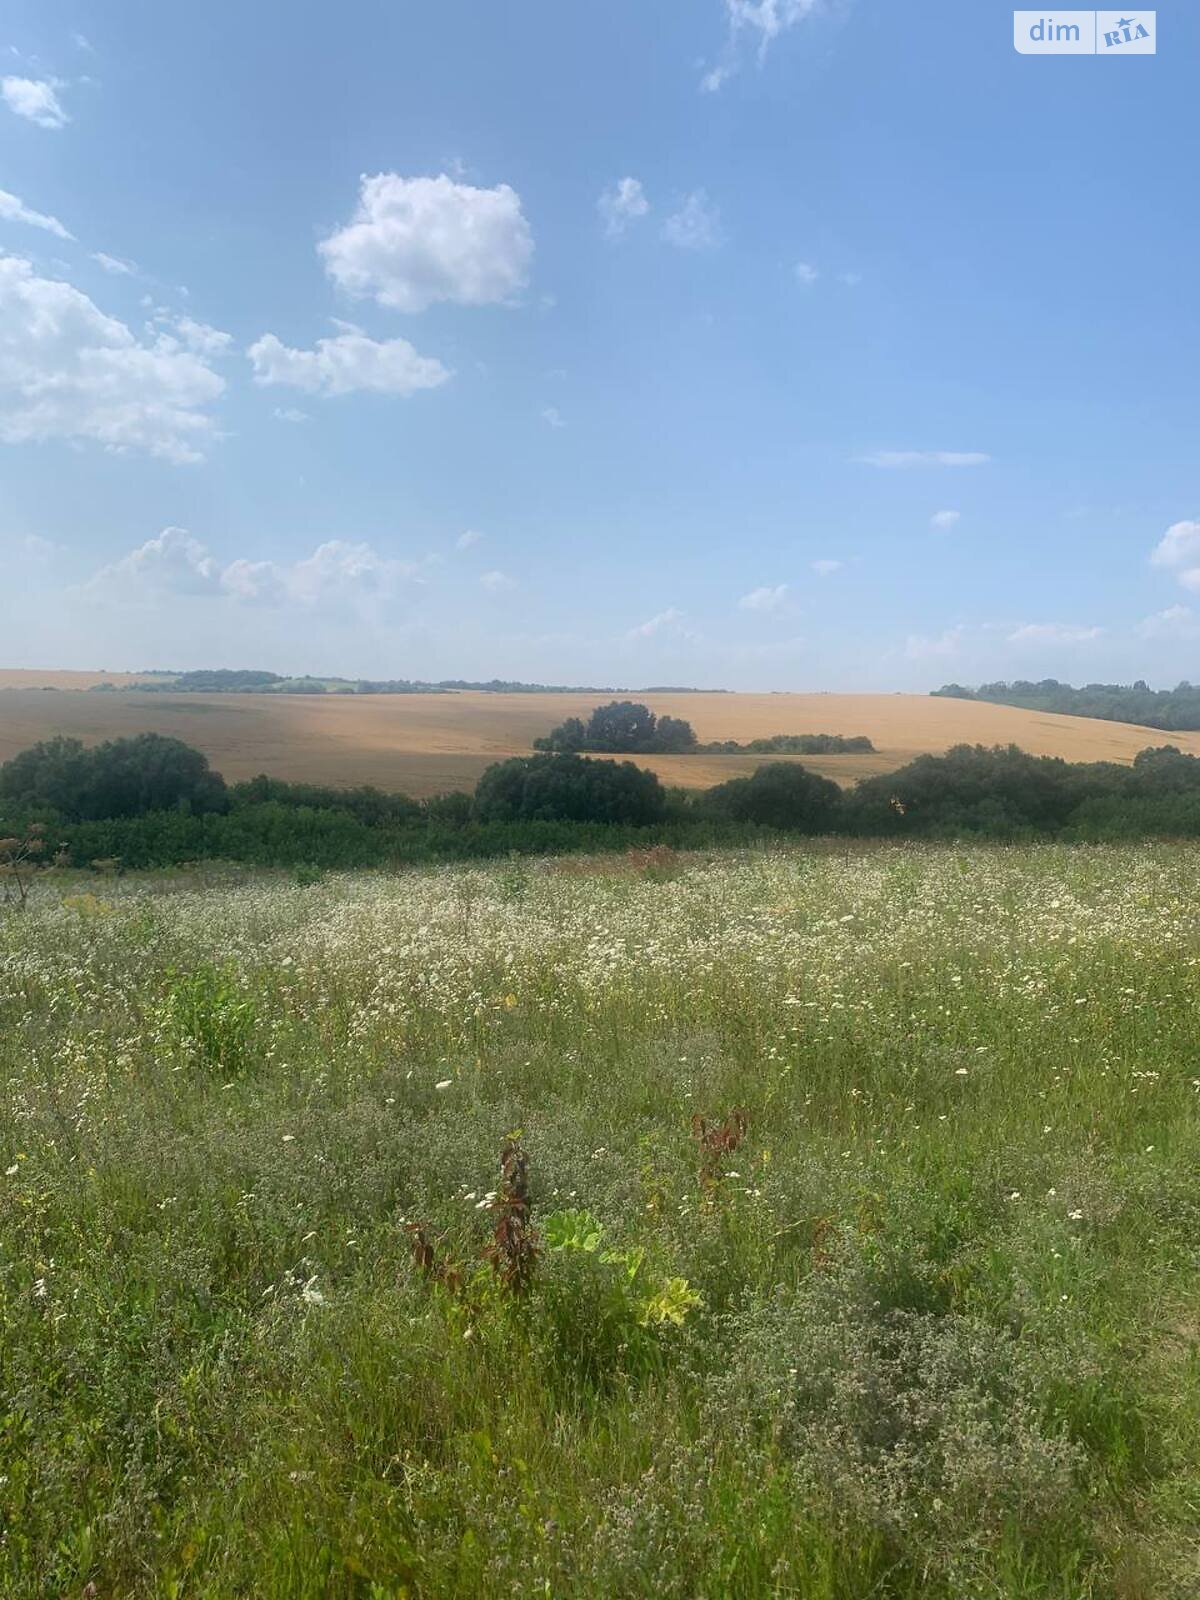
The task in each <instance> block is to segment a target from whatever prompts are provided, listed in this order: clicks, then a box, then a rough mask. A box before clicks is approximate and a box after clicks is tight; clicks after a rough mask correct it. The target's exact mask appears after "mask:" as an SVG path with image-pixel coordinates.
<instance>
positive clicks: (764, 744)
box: [696, 733, 875, 756]
mask: <svg viewBox="0 0 1200 1600" xmlns="http://www.w3.org/2000/svg"><path fill="white" fill-rule="evenodd" d="M874 749H875V746H874V745H873V744H872V743H871V741H870V739H868V738H867V736H866V734H865V733H854V734H843V733H771V734H768V735H767V736H766V737H765V738H763V739H748V740H747V741H746V743H745V744H739V743H738V741H737V740H736V739H719V740H715V741H714V742H712V743H711V744H701V745H697V746H696V750H697V753H698V754H700V755H706V756H845V755H863V754H869V753H870V752H871V751H873V750H874Z"/></svg>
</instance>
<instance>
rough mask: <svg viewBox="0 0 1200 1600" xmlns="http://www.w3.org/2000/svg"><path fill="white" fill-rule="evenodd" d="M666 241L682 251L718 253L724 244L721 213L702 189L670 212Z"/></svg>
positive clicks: (666, 223) (664, 226) (665, 235)
mask: <svg viewBox="0 0 1200 1600" xmlns="http://www.w3.org/2000/svg"><path fill="white" fill-rule="evenodd" d="M663 238H664V239H665V240H666V241H667V243H668V244H673V245H675V247H676V248H677V249H679V250H715V249H716V247H717V246H718V245H719V244H720V243H721V213H720V212H719V211H718V210H717V208H716V206H715V205H714V204H713V203H712V201H711V200H710V199H709V197H708V195H707V194H706V193H705V191H704V190H703V189H693V190H692V192H691V194H689V195H687V196H686V197H685V198H684V200H683V202H682V203H681V205H680V206H679V209H678V210H677V211H673V212H672V213H671V215H670V216H669V217H668V218H667V220H666V221H665V222H664V223H663Z"/></svg>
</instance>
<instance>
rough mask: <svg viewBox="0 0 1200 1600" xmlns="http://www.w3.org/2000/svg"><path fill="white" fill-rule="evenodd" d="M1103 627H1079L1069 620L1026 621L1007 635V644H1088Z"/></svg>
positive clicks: (1096, 637) (1101, 631)
mask: <svg viewBox="0 0 1200 1600" xmlns="http://www.w3.org/2000/svg"><path fill="white" fill-rule="evenodd" d="M1103 632H1104V629H1103V628H1086V627H1080V626H1078V625H1077V624H1076V623H1071V622H1026V623H1023V624H1022V626H1021V627H1019V628H1014V629H1013V631H1012V632H1011V633H1010V634H1009V635H1008V642H1009V644H1018V645H1021V644H1089V643H1090V642H1091V641H1092V640H1093V639H1099V638H1100V637H1101V635H1102V634H1103Z"/></svg>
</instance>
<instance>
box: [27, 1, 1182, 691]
mask: <svg viewBox="0 0 1200 1600" xmlns="http://www.w3.org/2000/svg"><path fill="white" fill-rule="evenodd" d="M3 28H4V33H3V34H2V35H0V50H3V52H4V54H3V59H2V62H0V139H2V142H0V252H2V254H0V473H2V477H0V490H2V494H0V552H3V554H4V559H5V562H6V566H7V570H8V574H9V581H8V583H7V584H6V585H5V589H4V594H3V599H0V607H2V608H3V610H2V612H0V621H2V623H3V635H4V643H3V647H2V648H0V656H2V657H3V661H2V663H0V664H3V665H12V666H21V665H36V666H51V665H53V666H77V667H100V666H103V667H107V668H109V669H111V670H117V669H121V668H139V667H150V666H163V667H190V666H201V665H225V666H267V667H271V668H275V669H277V670H282V671H304V670H308V671H313V672H324V673H341V674H345V675H348V676H356V675H370V676H397V677H401V676H403V677H423V678H437V677H444V676H464V677H492V676H500V677H523V678H530V679H539V680H543V681H553V682H584V683H618V684H623V685H633V686H636V685H644V684H653V683H691V684H698V685H702V686H726V687H734V688H761V689H924V688H928V687H930V686H933V685H935V684H937V683H940V682H943V681H946V680H947V679H951V678H954V679H958V680H960V681H963V682H975V681H978V680H979V679H980V678H984V677H987V678H992V677H1001V676H1004V677H1013V676H1034V677H1040V676H1044V675H1050V674H1052V675H1055V676H1059V677H1063V678H1067V679H1072V680H1075V681H1085V680H1091V679H1096V678H1125V679H1128V678H1132V677H1138V676H1145V677H1147V678H1150V679H1151V680H1152V681H1155V682H1162V681H1171V682H1174V681H1175V680H1176V679H1178V678H1180V677H1184V676H1188V677H1193V678H1194V677H1197V676H1200V673H1198V672H1197V667H1196V659H1195V658H1196V656H1197V646H1198V642H1200V482H1198V468H1197V455H1196V424H1197V407H1196V389H1197V368H1198V361H1197V356H1198V348H1197V346H1198V340H1197V319H1196V303H1195V282H1196V261H1197V255H1198V245H1200V224H1198V220H1197V186H1196V176H1195V174H1196V171H1197V153H1198V152H1197V142H1198V141H1197V135H1196V126H1195V117H1194V85H1195V77H1196V69H1197V55H1198V47H1200V14H1197V12H1196V10H1195V8H1192V7H1187V8H1185V7H1182V6H1177V7H1175V8H1173V9H1160V10H1159V11H1158V54H1157V55H1155V56H1148V57H1139V58H1137V59H1126V60H1111V59H1110V60H1101V59H1096V58H1093V57H1059V58H1050V59H1047V58H1038V57H1029V56H1021V55H1018V54H1016V53H1015V52H1014V50H1013V48H1012V16H1011V10H1010V9H1004V8H1002V7H1000V6H998V5H994V4H992V3H990V0H988V3H972V4H970V5H966V4H963V3H962V0H930V3H926V4H924V5H922V6H920V7H909V6H901V5H897V4H895V3H894V0H688V3H686V4H684V3H682V0H609V3H607V4H606V5H604V6H579V5H565V4H563V3H562V0H556V3H549V0H522V3H521V4H520V5H496V4H484V3H483V0H438V4H437V5H436V6H430V5H417V4H412V3H401V0H388V3H383V0H379V3H372V4H367V3H363V0H344V3H342V4H340V5H339V6H337V7H329V6H325V5H317V4H312V3H308V4H304V3H300V4H297V3H296V0H287V3H286V4H285V3H282V0H255V4H254V5H252V6H247V5H234V4H232V3H227V0H211V3H209V4H207V5H205V6H204V7H201V8H196V7H180V6H165V5H160V4H159V5H156V4H151V3H149V0H116V3H111V4H107V5H103V6H100V5H88V4H83V3H80V0H75V3H66V0H10V4H9V5H8V6H7V7H6V13H5V18H4V23H3Z"/></svg>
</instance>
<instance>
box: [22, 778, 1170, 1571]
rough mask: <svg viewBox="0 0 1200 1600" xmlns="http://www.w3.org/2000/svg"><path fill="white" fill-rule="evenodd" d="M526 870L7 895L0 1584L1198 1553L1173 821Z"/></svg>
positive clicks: (1099, 1564) (133, 885) (1105, 1563)
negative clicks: (513, 1195)
mask: <svg viewBox="0 0 1200 1600" xmlns="http://www.w3.org/2000/svg"><path fill="white" fill-rule="evenodd" d="M1141 765H1142V768H1143V769H1147V768H1156V769H1157V772H1156V775H1155V776H1156V781H1157V782H1159V783H1160V785H1162V787H1161V789H1160V791H1159V792H1158V801H1160V802H1161V803H1163V804H1168V803H1169V804H1175V803H1177V802H1179V801H1181V800H1186V799H1187V791H1186V789H1184V790H1180V789H1177V788H1172V787H1171V786H1170V785H1171V784H1173V783H1175V782H1176V781H1177V780H1180V779H1181V778H1183V779H1186V774H1187V772H1188V769H1187V768H1186V767H1184V768H1179V767H1177V766H1176V765H1175V764H1174V762H1173V760H1172V758H1170V757H1169V756H1165V757H1162V758H1156V759H1153V760H1151V759H1148V760H1147V761H1146V762H1144V763H1142V764H1141ZM1149 777H1150V774H1149V773H1147V772H1146V771H1143V773H1142V778H1145V779H1146V781H1149ZM1131 781H1132V779H1131ZM1139 781H1141V779H1139ZM1152 798H1153V797H1152V796H1150V795H1147V796H1146V797H1145V799H1146V803H1150V801H1151V799H1152ZM1158 801H1156V802H1155V803H1158ZM254 809H255V808H253V807H249V808H247V811H248V812H251V813H252V812H253V811H254ZM234 815H235V813H231V814H230V816H229V817H222V818H215V819H196V818H190V819H189V818H185V819H183V820H185V821H187V822H189V823H203V824H204V825H205V826H208V825H209V824H210V823H211V824H212V825H214V826H215V825H217V824H220V825H221V826H226V825H229V824H230V823H231V821H232V818H233V816H234ZM280 815H282V816H284V817H285V818H287V817H290V818H291V819H292V821H293V823H295V821H296V819H297V818H302V817H303V808H286V807H284V808H280ZM147 821H148V819H131V820H130V822H129V823H128V826H130V827H134V826H141V825H142V824H143V823H145V822H147ZM341 822H342V824H347V823H350V824H353V823H354V819H352V818H346V817H345V816H342V818H341ZM88 826H92V825H88ZM475 826H477V825H475V824H472V827H475ZM545 826H550V825H545ZM376 831H386V830H376ZM416 831H418V832H420V831H421V830H419V829H418V830H416ZM614 831H619V830H614ZM367 832H368V833H370V832H371V830H367ZM458 832H459V833H460V834H461V832H462V830H458ZM516 871H517V868H515V867H514V864H513V863H512V862H509V861H507V860H505V861H500V862H497V863H495V864H494V865H488V866H482V867H481V866H478V865H474V866H469V867H464V868H458V869H449V868H447V867H445V866H444V865H439V866H436V867H435V868H433V869H430V870H428V871H421V870H418V871H410V872H405V873H404V874H403V875H402V876H400V877H396V878H391V877H388V876H386V875H384V874H381V873H362V874H359V875H356V876H341V875H334V874H326V875H325V876H324V877H323V878H322V879H321V881H320V882H319V883H315V884H313V885H312V886H311V887H310V888H308V889H305V890H304V892H299V891H298V890H297V888H296V887H295V884H294V882H293V880H292V877H291V875H290V874H289V875H286V876H285V875H277V876H270V877H268V876H254V875H250V874H247V873H222V872H218V871H212V872H209V873H207V874H191V873H189V874H173V875H171V876H170V877H166V878H163V877H158V876H153V877H141V876H139V875H138V874H136V873H126V874H125V875H124V876H122V877H119V878H117V877H114V878H112V879H111V880H109V881H107V882H106V884H105V886H104V895H103V899H99V898H97V896H96V895H94V894H89V893H87V892H86V891H85V892H84V893H83V894H78V893H76V892H75V885H74V884H73V883H72V882H71V880H70V879H69V878H68V879H67V880H64V879H63V878H62V877H60V876H58V875H55V876H54V877H53V878H51V879H49V880H45V879H44V880H42V881H41V882H39V884H38V885H37V887H36V889H35V892H34V893H33V894H32V895H31V897H30V903H29V908H28V910H27V911H26V913H25V914H24V915H21V916H17V915H15V914H14V915H9V916H3V917H0V1084H2V1085H3V1086H4V1089H3V1093H0V1147H2V1148H3V1154H2V1155H0V1292H2V1297H3V1339H2V1349H3V1362H2V1363H0V1476H2V1477H3V1480H4V1482H3V1490H4V1496H3V1507H4V1518H3V1520H4V1537H3V1539H2V1540H0V1593H3V1594H4V1595H5V1597H6V1600H7V1597H10V1596H11V1600H42V1597H43V1596H47V1595H67V1596H86V1595H89V1594H93V1595H96V1596H118V1595H119V1596H121V1597H122V1600H159V1597H161V1596H166V1595H175V1596H177V1597H179V1600H187V1597H190V1596H195V1597H197V1600H227V1597H228V1600H232V1597H234V1596H243V1595H254V1596H256V1597H262V1600H285V1597H286V1600H294V1597H300V1600H365V1597H367V1596H372V1595H374V1596H377V1597H379V1600H383V1597H386V1600H396V1597H398V1596H401V1595H404V1594H406V1593H407V1594H408V1595H410V1596H413V1597H417V1596H419V1597H421V1600H465V1597H469V1596H483V1595H489V1596H490V1595H500V1594H510V1593H520V1594H531V1595H543V1594H546V1593H549V1594H551V1595H553V1596H563V1597H564V1600H566V1597H570V1600H609V1597H621V1600H625V1597H632V1600H664V1597H666V1600H693V1597H696V1596H700V1595H703V1596H709V1597H714V1600H715V1597H725V1596H730V1597H732V1596H737V1597H738V1600H743V1597H744V1600H779V1597H781V1596H792V1595H802V1596H804V1597H805V1600H809V1597H812V1600H860V1597H862V1596H867V1595H872V1596H878V1597H879V1600H966V1597H972V1600H973V1597H983V1596H990V1597H1003V1600H1085V1597H1086V1600H1150V1597H1154V1600H1159V1597H1161V1600H1186V1597H1188V1596H1190V1595H1191V1594H1192V1592H1193V1590H1194V1588H1195V1583H1194V1556H1195V1485H1196V1483H1197V1481H1198V1479H1200V1365H1198V1363H1197V1361H1196V1343H1197V1340H1196V1329H1195V1312H1194V1303H1195V1268H1196V1239H1197V1236H1198V1232H1200V1195H1198V1193H1197V1185H1196V1181H1195V1174H1196V1170H1197V1162H1198V1161H1200V1094H1198V1092H1197V1088H1196V1076H1197V1068H1196V1059H1197V1053H1198V1039H1197V1018H1196V1008H1195V1005H1194V988H1195V986H1194V975H1195V969H1194V967H1193V965H1192V963H1193V961H1194V960H1195V950H1194V940H1193V939H1192V937H1191V930H1192V929H1193V927H1194V924H1195V907H1196V904H1197V901H1198V900H1200V859H1198V856H1197V851H1196V850H1195V849H1194V848H1193V847H1192V846H1190V845H1149V846H1148V845H1138V846H1135V847H1130V846H1125V845H1116V846H1107V845H1105V846H1095V845H1086V846H1070V847H1068V846H1065V845H1057V844H1045V843H1039V844H1036V845H1032V846H1017V847H1014V848H1007V847H1006V848H1004V849H995V848H991V847H986V846H981V845H978V844H974V845H959V846H956V847H954V848H952V849H947V848H944V847H941V846H937V845H933V846H922V845H913V846H903V847H902V846H896V845H892V846H884V847H879V846H871V847H869V848H857V847H856V848H852V849H846V848H843V849H840V850H831V851H826V850H824V849H812V848H811V847H808V846H805V847H803V848H789V847H788V846H787V844H786V842H785V841H781V840H780V839H779V838H778V836H774V843H773V846H772V848H771V849H769V850H764V849H761V848H760V849H754V850H747V851H745V852H742V853H739V854H736V855H728V856H721V857H716V858H711V857H710V858H709V859H706V860H702V859H699V858H697V857H694V856H693V857H690V858H688V859H686V860H685V861H684V862H683V863H682V864H681V869H680V870H679V871H678V872H677V873H676V875H675V876H674V877H673V878H672V879H671V881H670V883H669V884H663V883H660V882H656V881H651V880H649V879H648V878H647V877H646V876H645V874H644V872H643V871H642V870H641V869H640V868H639V867H636V866H635V865H633V864H631V863H628V862H625V861H620V860H609V861H600V860H590V861H582V862H565V861H559V862H554V863H547V864H546V865H545V866H538V867H529V868H520V872H521V876H522V885H521V889H520V892H519V893H514V892H513V887H512V885H513V877H514V873H515V872H516ZM247 1005H249V1006H250V1007H251V1008H252V1020H251V1019H248V1018H247V1015H246V1013H245V1010H244V1008H245V1007H246V1006H247ZM734 1105H737V1106H738V1107H739V1108H740V1110H741V1109H744V1112H745V1122H744V1126H745V1128H746V1130H747V1132H746V1137H744V1138H741V1139H740V1141H738V1142H735V1138H734V1136H735V1135H736V1134H738V1133H739V1131H740V1130H741V1129H742V1127H743V1120H742V1118H741V1116H740V1110H739V1113H730V1115H729V1116H727V1117H726V1118H725V1121H724V1123H722V1124H718V1125H716V1126H714V1125H712V1124H711V1123H708V1122H706V1121H705V1120H704V1118H703V1116H701V1117H700V1118H699V1120H698V1123H697V1124H693V1120H692V1119H693V1116H694V1115H695V1114H696V1113H698V1112H700V1113H703V1112H709V1113H710V1114H712V1115H718V1114H720V1113H722V1112H723V1111H724V1110H725V1109H726V1108H728V1107H731V1106H734ZM517 1127H519V1128H521V1129H522V1130H523V1133H522V1135H521V1142H522V1148H524V1149H527V1150H528V1151H529V1152H530V1157H531V1167H530V1172H529V1184H528V1194H529V1199H530V1204H531V1207H532V1221H531V1225H532V1227H533V1229H534V1230H535V1231H536V1232H537V1233H538V1234H539V1235H540V1241H541V1254H540V1255H539V1256H538V1257H537V1260H536V1266H535V1268H534V1270H533V1271H532V1274H531V1279H530V1282H529V1284H528V1287H527V1291H526V1292H525V1293H523V1294H521V1295H514V1294H512V1293H509V1292H508V1291H507V1290H506V1289H505V1288H504V1287H502V1285H501V1283H500V1282H499V1281H498V1280H497V1278H496V1275H495V1274H494V1273H493V1271H492V1269H491V1267H490V1266H487V1265H485V1264H484V1263H483V1261H482V1259H481V1258H482V1257H483V1253H484V1251H485V1250H486V1249H487V1247H488V1245H489V1241H493V1242H494V1226H495V1221H496V1217H497V1213H496V1211H495V1210H494V1209H493V1207H492V1202H493V1200H494V1198H495V1196H493V1194H492V1193H491V1190H492V1188H493V1187H496V1188H499V1185H498V1184H497V1169H496V1152H497V1145H498V1142H499V1141H500V1139H501V1137H502V1136H503V1134H504V1132H505V1131H506V1130H512V1129H514V1128H517ZM698 1143H700V1144H701V1145H702V1148H701V1149H700V1150H698V1148H697V1146H698ZM706 1150H712V1151H713V1152H714V1153H719V1155H720V1166H719V1177H716V1176H715V1173H716V1168H715V1165H714V1164H707V1166H706V1163H705V1160H704V1154H705V1151H706ZM698 1168H699V1170H698ZM714 1182H716V1183H719V1190H720V1192H719V1198H718V1200H717V1202H716V1203H713V1204H705V1203H703V1200H704V1196H705V1193H706V1190H709V1189H711V1188H712V1187H713V1185H714ZM416 1218H420V1219H421V1220H422V1223H423V1225H424V1227H425V1229H426V1230H427V1236H428V1239H429V1241H430V1243H431V1246H432V1247H433V1248H434V1250H435V1251H436V1258H437V1262H438V1263H440V1264H442V1265H443V1266H444V1267H445V1269H446V1270H443V1271H442V1272H441V1273H440V1274H435V1275H431V1276H430V1277H426V1276H425V1275H424V1274H422V1273H421V1272H420V1271H417V1270H414V1266H413V1249H412V1237H413V1236H412V1234H411V1232H410V1231H409V1228H408V1226H407V1224H408V1222H409V1220H410V1219H416ZM462 1263H469V1264H471V1268H470V1270H469V1271H467V1272H465V1273H464V1272H461V1271H460V1272H458V1273H457V1274H456V1273H454V1272H453V1270H451V1269H452V1268H453V1266H454V1264H462Z"/></svg>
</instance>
